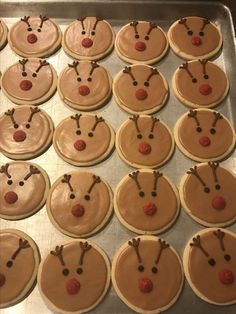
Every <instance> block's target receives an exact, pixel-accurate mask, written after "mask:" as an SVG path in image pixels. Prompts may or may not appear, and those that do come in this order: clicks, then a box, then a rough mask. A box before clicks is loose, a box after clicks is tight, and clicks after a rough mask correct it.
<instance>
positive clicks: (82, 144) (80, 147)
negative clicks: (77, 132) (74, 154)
mask: <svg viewBox="0 0 236 314" xmlns="http://www.w3.org/2000/svg"><path fill="white" fill-rule="evenodd" d="M74 148H75V149H77V150H78V151H82V150H85V148H86V143H85V141H83V140H77V141H76V142H74Z"/></svg>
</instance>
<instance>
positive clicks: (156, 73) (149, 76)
mask: <svg viewBox="0 0 236 314" xmlns="http://www.w3.org/2000/svg"><path fill="white" fill-rule="evenodd" d="M158 74H159V72H158V71H157V69H156V68H151V73H150V74H149V75H148V77H147V80H146V82H149V81H150V79H151V77H152V76H153V75H158Z"/></svg>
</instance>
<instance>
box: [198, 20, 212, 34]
mask: <svg viewBox="0 0 236 314" xmlns="http://www.w3.org/2000/svg"><path fill="white" fill-rule="evenodd" d="M202 21H203V25H202V27H201V29H200V30H201V31H203V30H204V28H205V27H206V25H207V24H210V21H209V20H208V19H202Z"/></svg>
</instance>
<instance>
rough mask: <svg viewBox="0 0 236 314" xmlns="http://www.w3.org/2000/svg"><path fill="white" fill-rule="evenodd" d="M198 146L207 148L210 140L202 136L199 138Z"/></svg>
mask: <svg viewBox="0 0 236 314" xmlns="http://www.w3.org/2000/svg"><path fill="white" fill-rule="evenodd" d="M199 144H201V145H202V146H204V147H206V146H209V145H210V144H211V140H210V139H209V137H208V136H202V137H200V138H199Z"/></svg>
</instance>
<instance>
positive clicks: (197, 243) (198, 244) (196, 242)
mask: <svg viewBox="0 0 236 314" xmlns="http://www.w3.org/2000/svg"><path fill="white" fill-rule="evenodd" d="M190 246H191V247H193V246H195V247H198V248H199V249H200V250H201V251H202V253H203V254H204V255H205V256H209V254H208V253H207V251H206V250H205V249H204V248H203V247H202V245H201V239H200V235H197V236H196V238H193V242H191V243H190Z"/></svg>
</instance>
